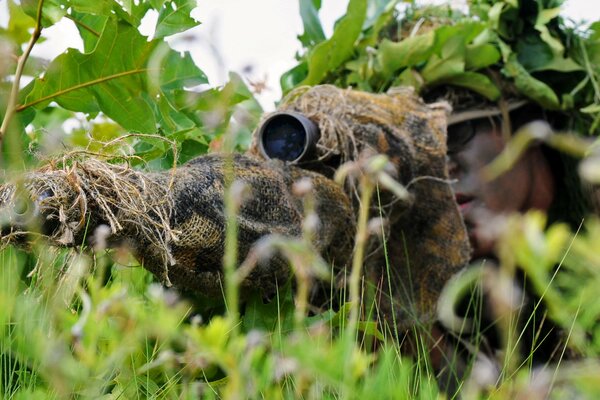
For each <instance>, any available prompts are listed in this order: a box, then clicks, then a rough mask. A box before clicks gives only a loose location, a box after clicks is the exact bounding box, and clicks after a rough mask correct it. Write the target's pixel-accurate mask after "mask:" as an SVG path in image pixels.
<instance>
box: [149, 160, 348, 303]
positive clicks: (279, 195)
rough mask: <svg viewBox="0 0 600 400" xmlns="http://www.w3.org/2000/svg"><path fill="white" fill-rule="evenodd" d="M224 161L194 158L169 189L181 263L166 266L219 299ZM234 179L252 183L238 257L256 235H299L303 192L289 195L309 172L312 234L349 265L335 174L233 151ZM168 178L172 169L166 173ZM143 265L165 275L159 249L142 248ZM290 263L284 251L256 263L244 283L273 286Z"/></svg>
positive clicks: (343, 204)
mask: <svg viewBox="0 0 600 400" xmlns="http://www.w3.org/2000/svg"><path fill="white" fill-rule="evenodd" d="M224 165H225V159H224V157H223V156H221V155H207V156H204V157H199V158H197V159H195V160H192V161H190V162H189V163H187V164H185V165H184V166H183V167H180V168H178V169H177V171H176V175H175V179H174V186H173V188H172V190H171V193H172V194H173V200H174V204H175V207H174V212H173V215H172V226H173V228H174V229H175V230H177V231H179V232H180V233H179V234H178V240H177V241H176V242H174V243H173V244H172V245H171V251H172V255H173V257H174V258H175V261H176V264H175V265H174V266H170V267H168V269H169V279H170V281H171V282H172V283H173V284H174V285H175V286H176V287H178V288H180V289H183V290H185V291H187V292H190V293H196V294H201V295H204V296H209V297H213V298H221V297H222V290H223V274H222V271H223V270H222V264H223V253H224V242H225V214H224V206H223V198H224V188H225V185H224ZM233 165H234V176H235V179H236V180H238V181H240V182H243V183H244V184H245V185H246V186H247V188H248V189H249V193H248V195H247V197H246V196H244V197H246V199H245V200H244V201H243V202H242V205H241V208H240V212H239V215H238V219H237V221H238V231H239V232H238V246H239V251H238V253H239V255H240V257H239V262H242V261H243V260H244V258H245V257H246V255H247V254H248V251H249V250H250V248H251V247H252V245H253V244H255V243H256V242H257V240H259V239H261V238H262V237H265V236H266V235H269V234H279V235H283V236H290V237H298V236H300V235H301V233H302V220H303V216H304V209H303V204H302V199H301V198H299V197H297V196H294V195H293V194H292V185H293V184H294V182H297V181H298V180H300V179H302V178H309V179H311V181H312V183H313V186H314V188H315V189H314V190H315V193H314V194H315V199H316V213H317V215H318V217H319V219H320V225H319V226H320V228H319V229H318V230H317V232H316V235H315V236H316V237H315V238H314V243H313V244H314V246H315V249H316V250H317V251H319V252H320V253H321V254H323V255H324V256H325V258H326V259H327V260H328V261H329V262H331V263H332V264H334V265H340V266H344V265H346V264H347V262H348V260H349V257H350V256H351V252H352V243H353V238H354V236H353V235H354V219H353V216H352V211H351V208H350V203H349V201H348V198H347V197H346V196H345V194H344V193H343V191H342V190H341V188H340V187H339V186H338V185H336V184H335V183H334V182H333V181H331V180H329V179H326V178H324V177H323V176H321V175H318V174H316V173H311V172H310V171H305V170H302V169H299V168H296V167H292V166H286V165H284V164H283V163H281V162H278V161H270V162H264V161H259V160H256V159H253V158H250V157H247V156H242V155H235V156H234V158H233ZM164 179H165V184H167V180H168V179H170V176H168V175H166V174H165V175H164ZM140 250H141V251H140V255H141V258H142V260H143V262H144V266H145V267H146V268H148V269H149V270H150V271H152V272H153V273H155V274H156V275H157V276H160V275H161V270H162V268H163V264H162V262H161V249H157V254H148V253H147V252H146V253H145V252H144V251H143V249H140ZM289 274H290V268H289V266H288V264H287V263H286V262H285V260H283V259H282V258H280V257H272V258H271V259H270V261H269V262H263V263H259V264H258V265H257V266H256V267H255V268H253V269H252V271H251V273H250V274H249V275H248V277H247V278H246V279H245V281H244V282H243V283H242V290H243V291H244V290H246V289H247V290H252V289H254V290H256V289H258V290H260V291H262V292H263V293H265V294H271V293H274V291H275V287H276V284H277V283H279V284H282V283H284V282H286V281H287V279H288V277H289Z"/></svg>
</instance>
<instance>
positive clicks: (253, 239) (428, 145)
mask: <svg viewBox="0 0 600 400" xmlns="http://www.w3.org/2000/svg"><path fill="white" fill-rule="evenodd" d="M281 109H282V110H295V111H298V112H302V113H304V114H305V115H306V116H307V117H308V118H310V119H311V120H313V121H314V122H316V123H317V124H318V125H319V128H320V130H321V138H320V140H319V143H318V145H317V149H318V160H315V161H314V162H311V163H309V164H307V165H286V164H284V163H282V162H278V161H268V160H260V159H259V156H258V152H257V149H256V146H253V147H252V148H251V149H250V150H249V154H248V155H235V156H234V157H232V163H233V168H234V175H235V178H236V179H237V180H240V181H242V182H243V183H245V184H246V185H247V186H248V188H249V192H250V194H249V196H248V198H247V200H245V201H243V202H242V205H241V209H240V213H239V216H238V223H239V236H238V245H239V261H240V262H241V261H242V260H243V259H244V258H245V257H246V255H247V254H248V252H249V251H250V249H251V248H252V246H253V245H254V244H255V243H257V241H259V240H260V239H261V238H263V237H265V236H267V235H269V234H280V235H284V236H291V237H297V236H299V235H300V234H301V230H302V219H303V215H304V209H303V203H302V200H301V199H299V198H298V197H296V196H294V195H293V194H292V186H293V184H294V182H296V181H298V180H299V179H301V178H309V179H311V180H312V187H313V188H314V193H313V195H314V198H315V202H316V214H317V216H318V218H319V220H320V223H319V225H318V229H317V231H316V234H315V237H314V238H313V245H314V247H315V249H316V250H317V251H318V252H320V253H321V255H322V256H323V257H324V258H325V259H326V261H328V262H329V263H331V264H333V265H335V266H336V267H337V268H339V269H343V268H345V267H347V266H349V261H350V259H351V257H352V252H353V248H352V246H353V242H354V231H355V228H354V221H355V219H356V215H355V214H356V211H357V210H358V200H357V197H356V195H355V194H356V192H357V190H358V188H356V187H354V185H353V184H352V183H351V182H349V183H347V184H346V186H345V187H343V188H342V187H340V186H339V185H337V184H336V183H334V181H333V180H332V179H330V178H331V176H332V172H333V171H335V169H336V168H337V167H339V165H340V164H341V163H343V162H346V161H356V160H359V159H361V158H364V157H368V156H372V155H374V154H378V153H380V154H386V155H387V156H388V157H389V159H390V160H391V161H392V164H393V166H394V171H391V175H392V176H393V177H394V178H395V179H397V180H398V181H399V182H401V183H402V184H403V185H405V186H406V187H407V188H408V190H409V192H410V193H411V197H412V202H411V203H410V204H406V203H405V202H397V201H395V199H394V198H393V196H391V194H389V193H385V192H382V193H381V202H382V208H381V210H382V211H381V210H380V208H379V206H378V204H377V201H375V202H374V203H375V204H374V205H373V206H372V211H373V216H379V215H380V212H382V213H383V216H384V217H385V218H386V219H387V223H386V224H385V226H386V227H387V229H386V231H387V233H386V240H387V249H388V251H387V254H385V252H384V251H383V247H382V246H380V243H377V242H376V240H374V241H373V243H372V245H371V250H372V251H371V254H370V256H369V257H368V258H367V260H366V275H367V277H368V278H369V279H370V280H371V281H372V282H373V284H374V285H375V286H376V287H378V288H380V290H381V293H380V295H379V296H378V297H380V298H381V304H380V311H381V314H382V316H383V317H384V318H386V319H387V320H388V321H392V320H393V318H392V311H394V313H395V315H394V317H395V318H396V320H397V321H398V325H399V326H400V327H401V328H402V329H404V328H408V327H409V326H411V325H412V324H413V323H415V321H421V322H431V321H432V320H433V319H434V316H435V304H436V300H437V297H438V295H439V293H440V291H441V289H442V287H443V285H444V283H445V282H446V281H447V280H448V279H449V278H450V276H452V275H453V274H454V273H455V272H456V271H458V270H459V269H460V268H461V267H462V266H463V265H464V264H466V262H467V261H468V259H469V247H468V241H467V235H466V231H465V227H464V225H463V223H462V220H461V217H460V215H459V211H458V208H457V205H456V203H455V202H454V197H453V193H452V190H451V188H450V185H449V183H448V182H447V178H448V174H447V170H446V163H445V153H446V148H445V123H446V114H447V109H446V107H444V106H443V105H426V104H424V103H423V102H422V101H421V100H420V99H419V98H418V97H417V96H416V95H414V94H413V92H412V91H410V90H408V89H407V90H393V91H390V92H389V93H387V94H370V93H363V92H358V91H353V90H342V89H337V88H335V87H332V86H317V87H314V88H310V89H302V90H300V91H296V92H294V93H292V94H291V95H290V97H288V98H287V99H286V100H285V101H284V102H283V103H282V106H281ZM225 160H226V157H225V156H223V155H218V154H211V155H206V156H203V157H199V158H197V159H195V160H193V161H190V162H189V163H187V164H184V165H182V166H180V167H178V168H176V169H175V170H173V171H165V172H163V173H144V172H141V171H135V170H133V169H131V168H129V167H127V166H126V165H110V164H107V163H104V162H102V161H99V160H83V161H77V162H73V163H71V164H69V165H68V166H65V165H63V166H61V167H60V168H59V167H56V166H55V165H49V166H47V167H45V168H43V169H42V170H40V171H34V172H32V173H30V174H29V175H28V176H26V177H25V180H24V183H23V185H22V186H24V188H25V190H26V191H27V192H28V193H29V197H30V198H31V199H32V200H33V203H34V205H35V206H34V207H33V209H34V211H35V212H34V214H36V215H41V216H42V218H41V220H42V228H43V229H42V230H43V232H44V233H45V234H46V235H47V236H48V237H49V239H50V241H51V242H53V243H55V244H59V245H67V246H74V245H78V244H79V243H81V242H82V241H83V240H84V238H88V239H90V238H91V239H92V240H98V239H97V238H95V237H96V236H97V235H96V234H95V233H96V228H97V227H99V226H102V225H106V226H109V227H110V232H109V237H108V241H109V243H112V244H113V245H114V244H117V243H123V242H126V243H128V244H129V246H131V247H132V248H133V250H134V253H135V254H136V255H137V257H138V258H139V259H140V260H141V261H142V262H143V265H144V267H145V268H147V269H148V270H150V271H151V272H153V273H154V274H155V275H156V276H157V277H159V278H160V279H162V280H163V281H165V282H169V281H170V282H171V283H172V284H174V285H175V286H176V287H178V288H180V289H181V290H183V291H185V292H191V293H194V294H200V295H205V296H209V297H216V298H220V297H221V296H222V294H221V293H222V292H221V287H222V282H221V281H222V258H223V250H224V235H225V215H224V211H223V208H224V207H223V198H224V187H225V185H224V179H225V175H224V171H225V165H226V161H225ZM17 186H18V185H17ZM17 186H15V185H5V186H4V187H2V189H1V190H0V200H2V202H3V209H4V210H7V209H11V207H12V208H14V205H15V201H17V198H18V196H15V193H18V192H19V191H20V189H17ZM11 221H12V222H9V223H8V226H9V228H6V226H5V228H4V229H3V234H4V239H9V238H14V237H17V238H18V237H19V235H21V236H22V233H20V232H19V229H21V228H22V226H20V224H19V223H18V220H17V219H13V220H11ZM84 222H85V223H84ZM94 238H95V239H94ZM386 258H387V260H386ZM386 264H389V266H390V271H389V273H388V271H386ZM289 276H290V268H289V266H288V264H287V262H286V261H285V260H284V259H282V258H281V257H279V256H278V255H276V254H275V255H273V256H272V257H271V259H270V260H269V261H268V262H264V263H262V264H259V265H257V266H256V267H255V268H254V269H252V271H251V273H250V274H249V275H248V276H247V277H246V279H245V281H244V282H243V283H242V291H243V292H246V291H251V290H259V291H262V292H263V293H269V292H273V291H274V289H275V287H276V284H282V283H283V282H285V281H286V279H287V278H288V277H289ZM388 276H389V279H391V281H390V282H388ZM388 287H391V288H392V292H391V293H389V292H388V290H387V288H388Z"/></svg>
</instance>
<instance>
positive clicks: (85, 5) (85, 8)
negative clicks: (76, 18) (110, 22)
mask: <svg viewBox="0 0 600 400" xmlns="http://www.w3.org/2000/svg"><path fill="white" fill-rule="evenodd" d="M69 5H70V6H71V7H73V9H74V10H76V11H77V12H80V13H85V14H93V15H102V16H105V17H108V16H109V15H110V14H111V12H112V10H113V6H114V5H116V3H115V2H114V1H111V0H102V1H89V0H69Z"/></svg>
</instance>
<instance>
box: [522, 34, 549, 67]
mask: <svg viewBox="0 0 600 400" xmlns="http://www.w3.org/2000/svg"><path fill="white" fill-rule="evenodd" d="M515 50H516V53H517V58H518V60H519V63H520V64H521V65H522V66H523V67H524V68H525V69H526V70H528V71H533V70H536V69H539V68H543V67H544V66H545V65H547V64H549V63H550V62H552V60H553V59H554V58H555V55H554V53H553V52H552V49H551V48H550V46H548V44H547V43H545V42H544V41H543V40H542V39H541V38H540V37H539V36H538V35H524V36H523V37H522V38H520V39H519V40H518V41H517V44H516V46H515Z"/></svg>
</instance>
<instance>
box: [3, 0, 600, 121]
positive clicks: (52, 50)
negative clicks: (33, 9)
mask: <svg viewBox="0 0 600 400" xmlns="http://www.w3.org/2000/svg"><path fill="white" fill-rule="evenodd" d="M419 2H420V3H438V4H439V3H445V2H446V1H442V0H421V1H419ZM451 3H452V4H453V5H456V6H459V7H460V6H464V4H465V1H452V2H451ZM347 4H348V0H323V7H322V9H321V12H320V16H321V20H322V23H323V28H324V30H325V34H326V35H327V36H328V37H329V36H330V35H331V32H332V30H333V24H334V22H335V21H336V20H337V19H338V18H339V17H340V16H341V15H343V13H344V11H345V10H346V6H347ZM563 8H564V13H563V15H565V16H566V17H569V18H572V19H573V20H575V21H596V20H600V0H568V1H567V2H566V4H565V6H564V7H563ZM192 15H193V16H194V17H195V18H196V19H198V20H199V21H201V22H202V24H201V25H200V26H199V27H197V28H194V29H192V30H190V31H188V32H186V33H184V34H182V35H178V36H177V37H174V38H172V40H171V43H172V45H173V46H174V47H175V48H176V49H178V50H189V51H190V52H191V54H192V57H193V58H194V60H195V62H196V63H197V64H198V66H199V67H200V68H201V69H202V70H203V71H204V72H205V73H206V74H207V76H208V78H209V81H210V84H211V85H212V86H215V85H221V84H223V83H224V82H225V81H226V80H227V74H228V71H235V72H237V73H239V74H241V75H242V76H243V77H244V78H246V79H247V80H249V81H251V82H255V83H257V84H261V83H264V84H266V88H265V89H264V90H263V91H262V92H261V93H260V94H258V96H257V97H258V99H259V101H260V102H261V104H262V105H263V107H264V108H265V109H266V110H272V109H273V108H274V101H275V100H278V99H279V97H280V96H281V91H280V88H279V82H278V79H279V76H280V75H281V74H282V73H283V72H285V71H286V70H288V69H289V68H291V67H292V66H294V65H295V60H294V55H295V54H296V52H297V51H298V50H299V48H300V45H299V41H298V40H297V39H296V36H297V35H299V34H301V33H302V21H301V19H300V12H299V10H298V1H297V0H199V1H198V7H197V8H196V9H195V10H194V12H193V13H192ZM154 18H155V16H154ZM152 19H153V16H148V21H146V24H143V26H142V30H143V31H145V32H144V33H145V34H150V33H151V31H150V30H148V29H146V28H145V27H150V26H152ZM6 20H7V0H0V24H2V25H5V24H6ZM43 35H44V36H46V37H47V38H48V40H46V41H45V42H44V43H41V44H38V45H36V46H35V48H34V52H33V54H34V55H37V56H42V57H45V58H54V57H55V56H56V55H57V54H59V53H61V52H63V51H64V50H65V49H66V48H67V47H75V48H78V49H82V43H81V40H80V39H79V36H78V33H77V31H76V29H75V25H74V24H73V22H71V21H69V20H66V19H63V21H62V22H61V23H59V24H57V25H55V26H53V27H51V28H49V29H47V30H45V31H44V33H43Z"/></svg>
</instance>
